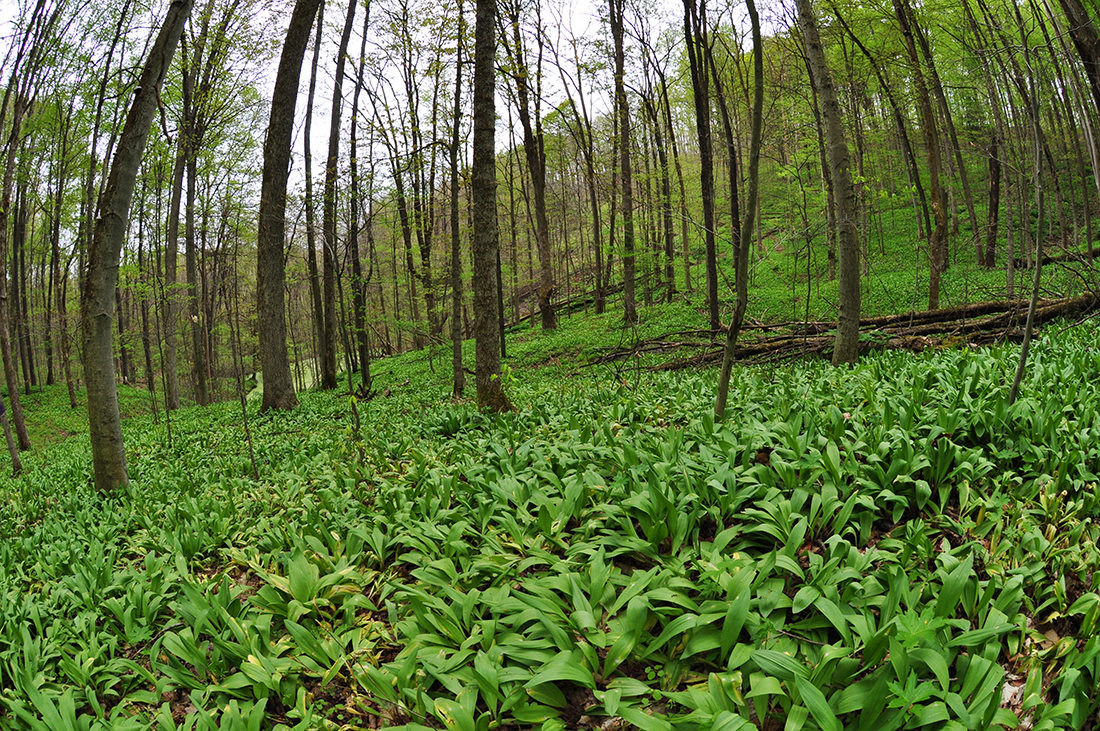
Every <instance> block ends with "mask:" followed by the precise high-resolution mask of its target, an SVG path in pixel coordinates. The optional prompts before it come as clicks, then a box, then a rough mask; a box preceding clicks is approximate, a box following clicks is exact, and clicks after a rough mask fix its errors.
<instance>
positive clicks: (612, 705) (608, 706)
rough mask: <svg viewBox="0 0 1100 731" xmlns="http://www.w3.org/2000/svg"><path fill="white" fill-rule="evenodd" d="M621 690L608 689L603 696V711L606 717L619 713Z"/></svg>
mask: <svg viewBox="0 0 1100 731" xmlns="http://www.w3.org/2000/svg"><path fill="white" fill-rule="evenodd" d="M622 697H623V689H622V688H608V689H607V690H606V691H604V694H603V709H604V710H605V711H607V715H609V716H614V715H617V714H618V711H619V701H620V700H622Z"/></svg>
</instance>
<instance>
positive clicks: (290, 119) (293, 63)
mask: <svg viewBox="0 0 1100 731" xmlns="http://www.w3.org/2000/svg"><path fill="white" fill-rule="evenodd" d="M320 4H321V0H297V1H296V2H295V4H294V11H293V12H292V13H291V16H290V24H289V25H288V26H287V31H286V40H285V41H284V43H283V52H282V56H281V57H280V59H279V71H278V73H277V75H276V77H275V89H274V92H273V93H272V95H271V116H270V120H269V122H268V126H267V139H266V140H265V141H264V170H263V183H262V186H261V189H260V214H259V222H258V233H257V239H256V319H257V329H258V332H259V336H260V363H261V366H262V368H263V401H262V403H261V405H260V408H261V410H264V411H266V410H267V409H293V408H294V407H295V406H297V405H298V395H297V394H296V393H295V391H294V382H293V380H292V379H291V374H290V358H289V356H288V354H287V347H286V318H285V314H284V310H283V308H284V306H285V299H284V294H283V287H284V285H285V283H286V267H285V260H284V258H283V246H284V242H283V237H284V235H285V232H286V220H285V216H286V183H287V177H288V176H289V174H290V141H291V135H292V133H293V131H294V109H295V107H296V103H297V100H298V81H299V79H300V76H301V73H302V59H303V58H304V57H305V52H306V44H307V43H308V41H309V32H310V30H311V29H312V28H313V19H314V17H315V16H316V15H317V8H318V6H319V5H320Z"/></svg>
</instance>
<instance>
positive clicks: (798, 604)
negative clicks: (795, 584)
mask: <svg viewBox="0 0 1100 731" xmlns="http://www.w3.org/2000/svg"><path fill="white" fill-rule="evenodd" d="M819 597H821V590H820V589H818V588H817V587H816V586H812V585H807V586H804V587H802V588H801V589H799V590H798V593H797V594H795V595H794V599H793V600H791V611H792V612H794V613H795V614H799V613H801V612H802V611H803V610H804V609H806V607H808V606H810V605H811V604H813V603H814V601H816V600H817V599H818V598H819Z"/></svg>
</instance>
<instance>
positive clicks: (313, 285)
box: [302, 3, 328, 372]
mask: <svg viewBox="0 0 1100 731" xmlns="http://www.w3.org/2000/svg"><path fill="white" fill-rule="evenodd" d="M324 20H325V5H324V3H321V7H320V8H318V10H317V24H316V26H317V28H316V33H315V35H314V36H313V63H312V65H311V69H310V74H309V95H308V96H307V97H306V121H305V127H304V129H303V130H302V156H303V157H304V161H303V165H304V166H305V178H306V179H305V186H306V189H305V201H304V203H305V213H306V266H307V268H308V271H309V293H310V301H311V302H312V304H313V355H314V357H315V358H316V359H317V360H316V363H317V368H318V371H319V372H324V371H326V370H328V367H327V366H326V365H325V359H326V358H327V357H328V350H327V349H326V348H324V347H322V345H321V344H322V343H323V342H324V339H325V306H324V303H323V300H322V299H321V275H320V272H319V270H318V269H317V226H316V214H315V213H314V205H313V154H312V151H311V149H310V140H311V137H312V134H313V133H312V129H313V98H314V95H315V93H316V90H317V62H318V60H319V58H320V56H321V30H322V28H323V27H324Z"/></svg>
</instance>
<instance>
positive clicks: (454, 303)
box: [450, 0, 499, 399]
mask: <svg viewBox="0 0 1100 731" xmlns="http://www.w3.org/2000/svg"><path fill="white" fill-rule="evenodd" d="M457 12H458V41H457V42H456V44H455V105H454V119H453V120H452V122H453V126H452V128H451V150H450V155H451V160H450V163H451V372H452V375H453V378H454V385H453V387H452V389H451V393H452V395H453V396H454V397H455V398H456V399H457V398H459V397H461V396H462V392H463V391H465V390H466V370H465V369H464V368H463V366H462V254H461V252H460V251H459V243H460V241H461V227H460V225H459V216H460V212H459V207H458V185H459V177H458V148H459V146H460V145H461V144H462V137H461V134H462V63H463V60H462V38H463V35H464V33H465V24H464V23H463V20H464V18H463V14H462V0H458V11H457ZM498 245H499V241H498Z"/></svg>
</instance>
